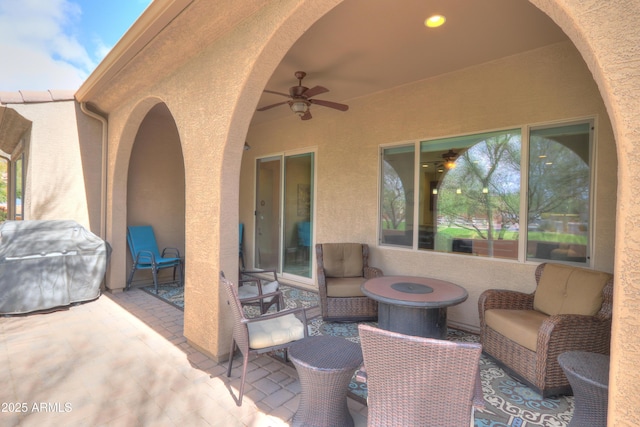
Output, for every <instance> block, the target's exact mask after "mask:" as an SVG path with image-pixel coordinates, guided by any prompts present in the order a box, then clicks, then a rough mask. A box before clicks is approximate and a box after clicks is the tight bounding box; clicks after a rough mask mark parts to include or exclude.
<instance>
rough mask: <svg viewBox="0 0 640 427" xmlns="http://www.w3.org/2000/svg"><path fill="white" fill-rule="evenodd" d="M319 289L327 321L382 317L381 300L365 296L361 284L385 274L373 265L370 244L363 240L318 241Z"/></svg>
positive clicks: (324, 317) (323, 315)
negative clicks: (353, 241) (380, 311)
mask: <svg viewBox="0 0 640 427" xmlns="http://www.w3.org/2000/svg"><path fill="white" fill-rule="evenodd" d="M316 263H317V267H318V270H317V277H318V292H319V296H320V307H321V308H322V319H323V320H325V321H351V322H358V321H367V320H377V319H378V302H377V301H375V300H372V299H371V298H369V297H367V296H365V295H364V294H363V293H362V291H361V290H360V285H362V283H364V282H365V280H367V279H371V278H373V277H378V276H382V270H380V269H379V268H375V267H370V266H369V246H368V245H366V244H361V243H322V244H320V243H319V244H317V245H316Z"/></svg>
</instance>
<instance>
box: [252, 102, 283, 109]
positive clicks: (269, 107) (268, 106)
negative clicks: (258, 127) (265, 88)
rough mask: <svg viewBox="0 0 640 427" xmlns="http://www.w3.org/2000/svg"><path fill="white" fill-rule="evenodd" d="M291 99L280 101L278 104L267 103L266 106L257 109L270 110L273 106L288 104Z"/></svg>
mask: <svg viewBox="0 0 640 427" xmlns="http://www.w3.org/2000/svg"><path fill="white" fill-rule="evenodd" d="M288 102H289V101H282V102H278V103H276V104H271V105H267V106H266V107H261V108H258V109H257V110H256V111H265V110H269V109H271V108H273V107H277V106H278V105H283V104H287V103H288Z"/></svg>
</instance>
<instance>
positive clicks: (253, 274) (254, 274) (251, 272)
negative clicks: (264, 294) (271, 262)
mask: <svg viewBox="0 0 640 427" xmlns="http://www.w3.org/2000/svg"><path fill="white" fill-rule="evenodd" d="M265 273H266V274H269V273H271V274H272V275H273V280H278V276H277V273H276V270H274V269H265V270H243V271H241V272H240V275H241V276H240V277H242V276H245V275H246V276H250V277H251V278H256V279H258V280H272V279H271V278H269V279H265V278H263V277H260V276H258V275H260V274H265ZM242 280H244V279H242ZM247 280H249V279H247Z"/></svg>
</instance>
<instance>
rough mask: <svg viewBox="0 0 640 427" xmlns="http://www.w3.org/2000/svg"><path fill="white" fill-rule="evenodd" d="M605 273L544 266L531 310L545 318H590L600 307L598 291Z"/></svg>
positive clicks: (605, 279) (549, 265) (607, 277)
mask: <svg viewBox="0 0 640 427" xmlns="http://www.w3.org/2000/svg"><path fill="white" fill-rule="evenodd" d="M610 278H611V275H610V274H609V273H604V272H601V271H595V270H588V269H586V268H578V267H571V266H568V265H562V264H547V265H546V266H545V267H544V270H543V272H542V276H541V277H540V282H539V283H538V288H537V289H536V293H535V296H534V299H533V308H534V309H536V310H538V311H541V312H543V313H545V314H548V315H555V314H581V315H585V316H593V315H594V314H596V313H597V312H598V311H599V310H600V307H601V306H602V289H603V288H604V286H605V285H606V283H607V281H608V280H609V279H610Z"/></svg>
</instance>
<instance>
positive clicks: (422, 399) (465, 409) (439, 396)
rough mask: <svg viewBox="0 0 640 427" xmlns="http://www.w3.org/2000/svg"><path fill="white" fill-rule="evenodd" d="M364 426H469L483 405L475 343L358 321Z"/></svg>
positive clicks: (480, 350)
mask: <svg viewBox="0 0 640 427" xmlns="http://www.w3.org/2000/svg"><path fill="white" fill-rule="evenodd" d="M358 331H359V333H360V343H361V345H362V355H363V358H364V367H363V370H364V372H366V373H363V372H362V371H360V372H358V374H357V376H356V379H357V380H359V381H362V380H366V384H367V393H368V397H367V406H368V407H369V409H368V415H367V425H368V426H385V427H386V426H468V425H471V420H472V419H473V409H476V408H483V407H484V401H483V399H482V387H481V384H480V376H479V369H480V368H479V361H480V354H481V352H482V347H481V346H480V344H478V343H467V342H455V341H445V340H437V339H434V338H423V337H415V336H411V335H404V334H399V333H397V332H390V331H386V330H384V329H379V328H375V327H372V326H369V325H365V324H361V325H358Z"/></svg>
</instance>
